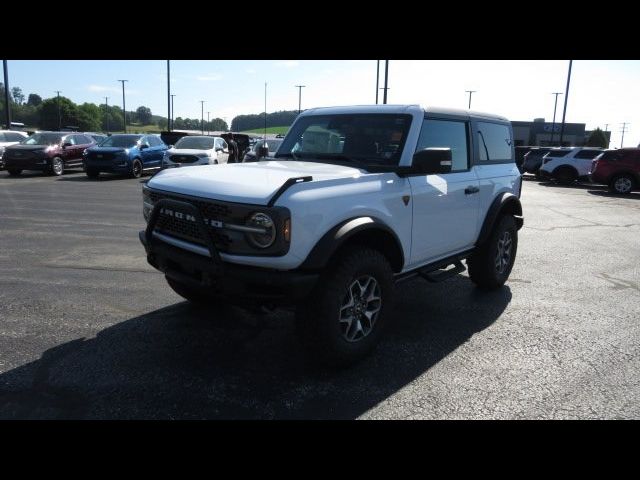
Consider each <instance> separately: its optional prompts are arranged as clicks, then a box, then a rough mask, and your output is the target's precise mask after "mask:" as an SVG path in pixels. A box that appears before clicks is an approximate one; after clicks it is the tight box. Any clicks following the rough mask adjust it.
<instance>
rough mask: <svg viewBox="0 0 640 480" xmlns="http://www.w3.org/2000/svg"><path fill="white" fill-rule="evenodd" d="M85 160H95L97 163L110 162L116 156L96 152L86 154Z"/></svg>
mask: <svg viewBox="0 0 640 480" xmlns="http://www.w3.org/2000/svg"><path fill="white" fill-rule="evenodd" d="M87 158H88V159H89V160H97V161H99V162H102V161H105V162H106V161H111V160H113V159H114V158H116V154H115V153H111V152H110V153H97V152H88V153H87Z"/></svg>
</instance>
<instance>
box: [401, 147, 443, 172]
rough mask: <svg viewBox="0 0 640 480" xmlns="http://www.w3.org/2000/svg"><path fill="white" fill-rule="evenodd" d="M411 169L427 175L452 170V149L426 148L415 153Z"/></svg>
mask: <svg viewBox="0 0 640 480" xmlns="http://www.w3.org/2000/svg"><path fill="white" fill-rule="evenodd" d="M411 171H412V173H422V174H425V175H432V174H438V173H449V172H451V149H450V148H425V149H424V150H420V151H418V152H416V153H414V154H413V162H412V163H411Z"/></svg>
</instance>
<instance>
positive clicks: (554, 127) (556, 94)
mask: <svg viewBox="0 0 640 480" xmlns="http://www.w3.org/2000/svg"><path fill="white" fill-rule="evenodd" d="M551 95H555V96H556V101H555V103H554V104H553V123H552V124H551V142H549V143H550V145H551V146H552V147H553V134H554V133H555V131H556V108H557V107H558V95H562V92H553V93H552V94H551ZM561 143H562V142H561ZM560 146H562V145H560Z"/></svg>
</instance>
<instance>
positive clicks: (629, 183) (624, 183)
mask: <svg viewBox="0 0 640 480" xmlns="http://www.w3.org/2000/svg"><path fill="white" fill-rule="evenodd" d="M634 187H635V181H634V178H633V177H632V176H631V175H628V174H626V173H625V174H623V175H617V176H616V177H614V178H613V180H611V183H610V184H609V190H610V191H612V192H613V193H620V194H627V193H631V190H633V188H634Z"/></svg>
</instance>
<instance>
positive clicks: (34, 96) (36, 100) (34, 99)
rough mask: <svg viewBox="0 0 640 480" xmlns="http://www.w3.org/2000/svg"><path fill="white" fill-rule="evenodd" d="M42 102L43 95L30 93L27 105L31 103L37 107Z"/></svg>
mask: <svg viewBox="0 0 640 480" xmlns="http://www.w3.org/2000/svg"><path fill="white" fill-rule="evenodd" d="M41 103H42V97H41V96H40V95H38V94H37V93H30V94H29V99H28V100H27V105H31V106H33V107H37V106H38V105H40V104H41Z"/></svg>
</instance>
